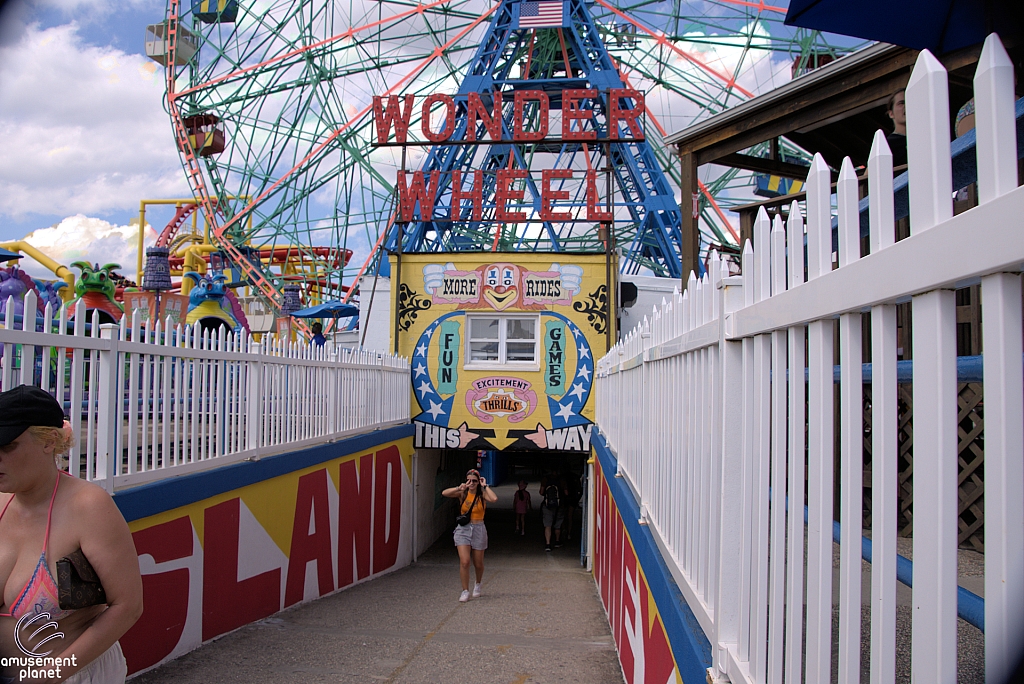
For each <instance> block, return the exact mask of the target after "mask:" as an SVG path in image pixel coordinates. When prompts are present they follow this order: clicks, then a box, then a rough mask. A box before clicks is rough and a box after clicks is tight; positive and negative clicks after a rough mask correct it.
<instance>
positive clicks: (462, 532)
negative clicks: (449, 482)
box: [441, 469, 498, 603]
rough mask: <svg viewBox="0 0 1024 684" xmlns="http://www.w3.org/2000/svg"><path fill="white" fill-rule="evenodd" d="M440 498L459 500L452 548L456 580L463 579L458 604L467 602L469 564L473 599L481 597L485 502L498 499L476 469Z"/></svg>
mask: <svg viewBox="0 0 1024 684" xmlns="http://www.w3.org/2000/svg"><path fill="white" fill-rule="evenodd" d="M441 495H442V496H446V497H448V498H450V499H459V500H460V502H461V503H462V506H461V507H460V508H459V517H458V518H457V519H456V521H457V522H458V523H459V524H458V525H457V526H456V527H455V534H454V537H455V548H457V549H458V550H459V579H461V580H462V594H461V595H460V596H459V601H460V602H461V603H465V602H466V601H468V600H469V596H470V594H469V564H470V561H472V563H473V567H474V568H475V569H476V584H475V585H474V586H473V598H478V597H479V596H480V593H481V591H480V583H481V582H482V581H483V578H484V550H485V549H486V548H487V528H486V527H485V526H484V512H485V511H486V510H487V504H488V503H494V502H495V501H497V500H498V495H497V494H495V493H494V492H493V491H492V490H491V488H490V487H488V486H487V481H486V480H485V479H483V478H482V477H480V473H479V471H477V470H476V469H472V470H470V471H469V472H468V473H466V481H465V482H463V483H462V484H460V485H459V486H458V487H449V488H448V489H446V490H444V491H443V492H441Z"/></svg>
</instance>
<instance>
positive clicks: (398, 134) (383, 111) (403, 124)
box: [373, 95, 413, 144]
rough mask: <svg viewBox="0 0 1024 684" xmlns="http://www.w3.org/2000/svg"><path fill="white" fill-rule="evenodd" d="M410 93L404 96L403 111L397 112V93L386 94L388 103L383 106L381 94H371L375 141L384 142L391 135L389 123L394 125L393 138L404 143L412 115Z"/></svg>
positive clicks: (411, 97)
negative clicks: (375, 131) (375, 132)
mask: <svg viewBox="0 0 1024 684" xmlns="http://www.w3.org/2000/svg"><path fill="white" fill-rule="evenodd" d="M412 101H413V96H412V95H406V96H405V111H403V112H399V100H398V96H397V95H389V96H388V105H387V107H386V108H385V107H383V106H382V103H381V96H380V95H374V96H373V120H374V122H375V123H376V124H377V142H378V143H381V144H383V143H386V142H387V141H388V137H390V135H391V125H392V124H394V125H395V140H396V141H397V142H400V143H404V142H405V139H406V134H407V133H408V132H409V118H410V117H411V116H412Z"/></svg>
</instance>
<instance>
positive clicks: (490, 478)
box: [417, 449, 587, 562]
mask: <svg viewBox="0 0 1024 684" xmlns="http://www.w3.org/2000/svg"><path fill="white" fill-rule="evenodd" d="M417 453H418V454H419V457H420V459H428V460H430V461H432V462H436V471H435V473H436V474H435V486H434V491H435V500H436V503H437V504H438V506H439V508H435V511H439V510H441V511H444V512H443V513H441V514H440V515H438V516H435V520H436V522H437V523H438V524H437V525H436V526H435V528H434V530H435V533H436V535H437V536H436V542H435V545H440V546H442V547H444V546H452V545H453V541H452V531H453V529H454V520H455V515H456V508H457V506H458V503H457V500H455V499H443V500H442V499H441V498H440V492H442V491H444V490H445V489H447V488H448V487H453V486H457V485H458V484H460V483H461V482H463V481H464V479H465V475H466V472H467V471H468V470H469V469H470V468H476V469H477V470H479V471H480V474H481V476H482V477H483V478H484V479H485V480H486V481H487V483H488V484H489V485H490V486H491V487H492V489H493V491H494V493H495V494H496V495H497V496H498V501H497V502H495V503H493V504H489V505H488V507H487V514H486V519H485V522H486V525H487V534H488V550H487V555H488V557H490V556H492V555H493V556H516V557H535V556H537V555H540V556H544V555H546V554H549V553H550V554H554V555H557V556H559V557H561V556H576V557H579V558H580V560H581V562H585V561H584V556H585V552H586V549H585V548H584V547H583V546H581V543H580V540H581V539H582V538H584V536H585V526H584V517H585V516H584V509H585V505H586V496H585V492H586V489H587V481H586V474H587V456H586V454H582V453H580V452H557V451H546V452H543V453H531V452H528V451H474V450H422V449H421V450H418V452H417ZM421 472H422V471H421ZM521 482H522V483H523V484H524V485H525V487H524V489H525V493H526V495H520V494H518V491H519V485H520V483H521ZM550 487H554V488H555V489H556V492H554V493H552V494H553V495H546V494H547V492H548V489H549V488H550ZM552 498H554V499H557V501H558V508H557V509H555V510H554V511H553V512H551V511H550V509H549V511H545V508H546V500H547V499H552ZM517 501H518V502H519V509H520V510H522V509H524V508H525V511H523V514H522V518H520V517H519V515H518V514H517V510H516V504H517ZM545 522H547V523H549V524H550V527H551V530H550V536H547V535H545V527H546V525H545ZM549 544H550V546H551V548H550V551H549V550H548V549H547V547H548V545H549ZM452 553H454V548H453V549H452Z"/></svg>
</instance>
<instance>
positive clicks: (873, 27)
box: [786, 0, 1024, 55]
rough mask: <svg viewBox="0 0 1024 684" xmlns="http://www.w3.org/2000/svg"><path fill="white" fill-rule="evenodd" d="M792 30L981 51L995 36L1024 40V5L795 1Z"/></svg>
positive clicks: (963, 0)
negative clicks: (985, 41)
mask: <svg viewBox="0 0 1024 684" xmlns="http://www.w3.org/2000/svg"><path fill="white" fill-rule="evenodd" d="M786 24H787V25H788V26H799V27H802V28H809V29H816V30H818V31H828V32H830V33H839V34H842V35H844V36H853V37H855V38H864V39H866V40H880V41H882V42H885V43H892V44H893V45H902V46H903V47H908V48H913V49H915V50H925V49H927V50H930V51H931V52H932V53H933V54H936V55H944V54H946V53H947V52H952V51H953V50H958V49H960V48H964V47H968V46H971V45H976V44H978V43H981V42H982V41H984V40H985V38H986V37H987V36H988V34H990V33H992V32H993V31H994V32H996V33H998V34H999V36H1000V38H1002V39H1003V42H1004V43H1005V42H1007V39H1008V38H1010V39H1013V38H1018V39H1019V38H1020V37H1021V36H1022V34H1024V3H1022V2H1021V0H791V1H790V3H789V11H788V12H787V13H786Z"/></svg>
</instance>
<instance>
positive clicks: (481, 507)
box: [462, 493, 487, 523]
mask: <svg viewBox="0 0 1024 684" xmlns="http://www.w3.org/2000/svg"><path fill="white" fill-rule="evenodd" d="M476 496H477V495H476V494H470V493H467V494H466V498H465V499H463V501H462V515H466V514H467V513H469V509H470V508H472V509H473V512H472V513H471V514H470V516H469V522H470V523H481V522H483V521H484V511H485V510H486V509H487V500H486V499H484V497H483V496H480V502H479V503H477V505H476V506H474V505H473V499H474V498H475V497H476Z"/></svg>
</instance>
